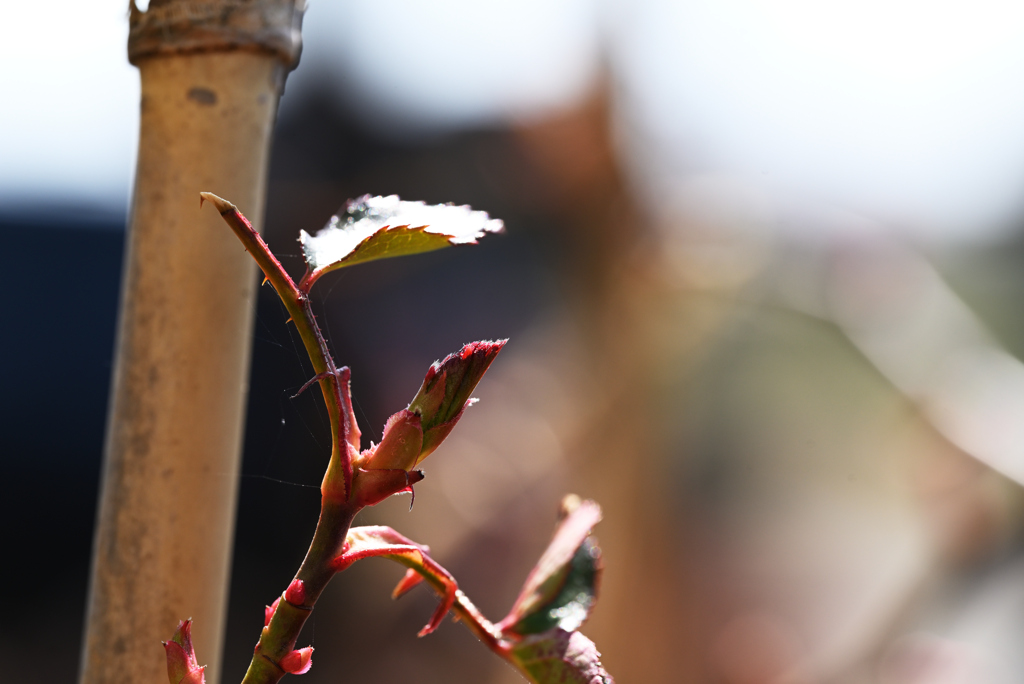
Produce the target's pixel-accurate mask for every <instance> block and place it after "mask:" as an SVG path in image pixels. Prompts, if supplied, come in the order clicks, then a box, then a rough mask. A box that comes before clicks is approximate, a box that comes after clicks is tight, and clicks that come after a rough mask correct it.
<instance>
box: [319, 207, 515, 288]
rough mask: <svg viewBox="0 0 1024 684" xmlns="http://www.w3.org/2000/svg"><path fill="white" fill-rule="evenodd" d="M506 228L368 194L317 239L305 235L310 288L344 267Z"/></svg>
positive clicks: (463, 211)
mask: <svg viewBox="0 0 1024 684" xmlns="http://www.w3.org/2000/svg"><path fill="white" fill-rule="evenodd" d="M503 229H504V224H503V223H502V222H501V221H499V220H498V219H492V218H491V217H489V216H488V215H487V213H486V212H483V211H473V210H472V209H471V208H470V207H468V206H458V207H457V206H453V205H451V204H436V205H427V204H424V203H423V202H403V201H402V200H400V199H399V198H398V196H397V195H389V196H387V197H371V196H370V195H364V196H363V197H360V198H359V199H357V200H350V201H349V202H348V203H346V205H345V208H344V211H342V212H339V213H338V214H337V215H335V216H332V217H331V220H330V221H329V222H328V223H327V225H326V226H324V228H323V229H321V230H320V231H319V232H317V234H316V235H315V236H312V235H310V234H309V233H306V232H305V231H303V232H302V233H301V234H300V236H299V242H300V243H301V244H302V252H303V255H304V256H305V259H306V264H307V265H308V266H309V271H310V277H309V280H308V281H307V282H306V287H307V289H308V287H309V286H311V285H312V283H313V282H314V281H315V280H316V279H317V278H319V277H320V276H321V275H323V274H324V273H327V272H329V271H333V270H335V269H338V268H341V267H343V266H350V265H352V264H357V263H362V262H365V261H372V260H374V259H383V258H386V257H393V256H402V255H405V254H417V253H420V252H429V251H433V250H435V249H441V248H443V247H447V246H449V245H458V244H472V243H475V242H476V241H477V240H478V239H480V238H481V237H483V236H484V235H486V234H487V233H500V232H501V231H502V230H503Z"/></svg>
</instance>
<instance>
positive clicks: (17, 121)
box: [0, 0, 139, 212]
mask: <svg viewBox="0 0 1024 684" xmlns="http://www.w3.org/2000/svg"><path fill="white" fill-rule="evenodd" d="M127 40H128V3H127V2H126V0H98V1H97V2H75V1H74V0H53V1H52V2H47V3H44V4H40V3H33V2H9V3H5V5H4V11H3V21H0V63H2V64H3V65H4V66H3V68H2V69H0V93H2V94H0V205H6V206H19V205H25V204H28V203H30V202H33V201H35V200H38V199H40V198H44V197H45V198H46V199H47V200H56V201H59V202H67V201H71V202H85V203H89V204H94V205H97V206H99V207H102V208H105V209H108V210H113V211H117V212H121V211H124V208H125V205H126V202H127V198H128V193H129V188H130V184H131V179H132V173H133V170H134V168H133V167H134V159H135V150H136V144H137V138H138V134H139V130H138V119H139V116H138V111H139V83H138V81H139V77H138V74H137V73H136V71H135V69H134V68H133V67H132V66H131V65H130V64H128V58H127V47H126V45H127Z"/></svg>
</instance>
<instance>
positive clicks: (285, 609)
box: [242, 497, 356, 684]
mask: <svg viewBox="0 0 1024 684" xmlns="http://www.w3.org/2000/svg"><path fill="white" fill-rule="evenodd" d="M355 513H356V511H355V510H353V508H352V507H351V506H349V505H348V504H345V503H338V502H337V501H335V500H333V499H331V498H328V497H324V498H323V499H322V500H321V505H320V520H319V521H318V522H317V525H316V532H315V533H314V534H313V541H312V542H311V543H310V545H309V550H308V551H307V552H306V558H305V559H304V560H303V561H302V565H301V566H300V567H299V571H298V573H296V575H295V579H300V580H302V581H303V583H304V584H305V590H306V598H305V601H304V602H303V605H301V606H296V605H293V604H291V603H289V602H288V601H287V600H285V599H284V597H283V596H282V598H281V602H280V603H279V604H278V606H277V610H275V611H274V615H273V617H272V618H271V619H270V624H269V625H267V627H265V628H264V629H263V632H262V634H261V635H260V641H259V644H258V645H257V647H256V652H255V653H254V654H253V656H252V661H251V662H250V663H249V669H248V671H246V673H245V678H244V679H242V684H274V683H275V682H277V681H279V680H280V679H281V677H283V676H284V675H285V674H286V673H285V672H284V670H282V669H281V668H280V666H278V663H279V662H280V661H281V658H283V657H284V656H286V655H287V654H288V653H289V652H290V651H291V650H293V649H294V648H295V641H296V639H298V637H299V632H300V631H302V626H303V625H304V624H305V623H306V619H307V618H308V617H309V616H310V614H311V613H312V612H313V606H314V605H315V604H316V600H317V599H318V598H319V597H320V594H321V593H322V592H323V590H324V587H326V586H327V583H328V582H330V581H331V578H332V577H334V575H335V573H336V572H337V571H336V570H335V569H334V568H333V567H332V565H331V561H332V560H334V558H336V557H337V556H339V555H341V553H342V550H343V547H344V544H345V537H346V535H347V534H348V529H349V527H350V526H351V524H352V518H353V517H355Z"/></svg>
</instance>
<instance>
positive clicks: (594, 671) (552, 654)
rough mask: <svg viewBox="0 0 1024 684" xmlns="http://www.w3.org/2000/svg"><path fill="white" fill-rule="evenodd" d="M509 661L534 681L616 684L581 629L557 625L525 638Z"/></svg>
mask: <svg viewBox="0 0 1024 684" xmlns="http://www.w3.org/2000/svg"><path fill="white" fill-rule="evenodd" d="M509 660H511V661H512V662H513V663H514V664H515V665H516V666H518V667H519V669H520V670H522V671H523V673H524V674H526V675H527V676H529V678H530V679H531V681H533V682H534V683H535V684H556V683H557V684H614V680H613V679H612V676H611V675H610V674H608V672H607V671H606V670H605V669H604V666H602V665H601V654H600V653H599V652H598V650H597V647H596V646H595V645H594V642H593V641H591V640H590V639H588V638H587V637H585V636H583V635H582V634H580V633H579V632H567V631H565V630H563V629H558V628H555V629H553V630H551V631H550V632H545V633H544V634H538V635H534V636H530V637H526V638H525V639H523V640H522V641H520V642H519V643H517V644H516V645H515V646H514V647H512V650H511V651H510V652H509Z"/></svg>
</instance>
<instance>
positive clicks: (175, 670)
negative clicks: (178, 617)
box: [164, 619, 206, 684]
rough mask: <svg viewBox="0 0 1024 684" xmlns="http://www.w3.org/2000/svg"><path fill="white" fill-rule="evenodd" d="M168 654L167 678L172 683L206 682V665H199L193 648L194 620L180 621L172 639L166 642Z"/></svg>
mask: <svg viewBox="0 0 1024 684" xmlns="http://www.w3.org/2000/svg"><path fill="white" fill-rule="evenodd" d="M164 652H165V653H166V655H167V679H168V680H169V681H170V683H171V684H204V682H205V675H204V671H205V670H206V667H205V666H204V667H199V664H198V663H197V662H196V652H195V650H194V649H193V648H192V620H191V619H188V620H183V621H181V622H179V623H178V629H177V630H176V631H175V632H174V636H173V637H171V640H170V641H165V642H164Z"/></svg>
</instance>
